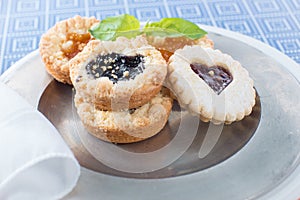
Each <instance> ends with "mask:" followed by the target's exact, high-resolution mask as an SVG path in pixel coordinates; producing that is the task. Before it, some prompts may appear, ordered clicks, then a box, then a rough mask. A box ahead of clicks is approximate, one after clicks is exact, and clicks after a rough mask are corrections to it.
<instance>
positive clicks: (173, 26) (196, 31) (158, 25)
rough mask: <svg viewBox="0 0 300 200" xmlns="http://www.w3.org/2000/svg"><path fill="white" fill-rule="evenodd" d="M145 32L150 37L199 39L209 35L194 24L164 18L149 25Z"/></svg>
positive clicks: (180, 19) (178, 19) (179, 19)
mask: <svg viewBox="0 0 300 200" xmlns="http://www.w3.org/2000/svg"><path fill="white" fill-rule="evenodd" d="M143 32H144V33H146V34H147V35H148V36H160V37H181V36H185V37H188V38H190V39H193V40H194V39H199V38H201V37H203V36H204V35H206V34H207V32H206V31H204V30H202V29H201V28H200V27H199V26H197V25H196V24H194V23H193V22H190V21H187V20H185V19H182V18H163V19H161V20H160V21H159V22H152V23H149V22H148V23H147V24H146V25H145V27H144V29H143Z"/></svg>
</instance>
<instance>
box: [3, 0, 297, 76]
mask: <svg viewBox="0 0 300 200" xmlns="http://www.w3.org/2000/svg"><path fill="white" fill-rule="evenodd" d="M123 13H129V14H131V15H134V16H136V17H137V18H138V19H140V20H141V21H148V20H159V19H160V18H162V17H182V18H185V19H188V20H190V21H193V22H195V23H199V24H206V25H211V26H216V27H221V28H225V29H229V30H232V31H236V32H240V33H242V34H245V35H249V36H251V37H254V38H256V39H258V40H261V41H262V42H265V43H267V44H269V45H271V46H273V47H275V48H276V49H278V50H280V51H281V52H283V53H285V54H286V55H288V56H289V57H291V58H292V59H294V60H295V61H296V62H298V63H300V0H184V1H183V0H0V27H1V29H0V42H1V44H0V46H1V49H0V66H1V68H0V74H1V73H3V72H4V71H5V70H6V69H8V68H9V67H10V66H11V65H12V64H13V63H15V62H16V61H17V60H19V59H21V58H22V57H24V56H25V55H26V54H28V53H29V52H31V51H34V50H35V49H37V48H38V44H39V40H40V37H41V35H42V34H43V33H44V32H45V31H46V30H48V29H49V28H50V27H51V26H53V25H54V24H55V23H56V22H57V21H60V20H62V19H66V18H69V17H73V16H74V15H76V14H79V15H82V16H96V17H97V18H99V19H102V18H105V17H107V16H113V15H119V14H123Z"/></svg>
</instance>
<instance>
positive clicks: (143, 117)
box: [74, 88, 173, 143]
mask: <svg viewBox="0 0 300 200" xmlns="http://www.w3.org/2000/svg"><path fill="white" fill-rule="evenodd" d="M74 101H75V106H76V108H77V113H78V115H79V118H80V119H81V121H82V123H83V125H84V127H85V128H86V129H87V131H88V132H89V133H90V134H92V135H94V136H96V137H97V138H99V139H101V140H104V141H109V142H113V143H132V142H137V141H141V140H145V139H147V138H149V137H152V136H154V135H156V134H157V133H158V132H159V131H160V130H162V129H163V127H164V126H165V124H166V123H167V121H168V117H169V114H170V111H171V108H172V103H173V101H172V98H170V97H169V91H168V89H165V88H163V89H162V90H161V92H159V93H158V94H157V95H156V96H155V97H154V98H153V99H151V100H150V101H149V102H148V103H146V104H144V105H143V106H141V107H139V108H135V109H130V110H126V111H103V110H99V109H97V108H96V106H95V105H94V104H92V103H90V102H86V101H85V98H83V97H82V96H80V95H79V94H78V93H76V94H75V97H74Z"/></svg>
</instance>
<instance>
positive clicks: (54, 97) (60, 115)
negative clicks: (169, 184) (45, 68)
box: [38, 81, 261, 178]
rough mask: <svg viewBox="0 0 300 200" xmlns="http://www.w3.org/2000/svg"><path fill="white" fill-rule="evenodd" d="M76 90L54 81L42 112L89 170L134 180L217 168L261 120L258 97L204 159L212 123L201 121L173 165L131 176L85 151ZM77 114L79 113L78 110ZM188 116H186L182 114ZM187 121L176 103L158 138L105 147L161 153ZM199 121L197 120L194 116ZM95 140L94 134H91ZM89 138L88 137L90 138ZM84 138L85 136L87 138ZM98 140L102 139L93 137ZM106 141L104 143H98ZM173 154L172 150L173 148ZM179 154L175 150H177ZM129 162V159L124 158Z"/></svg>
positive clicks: (46, 95) (43, 104) (226, 128)
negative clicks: (203, 147) (203, 148)
mask: <svg viewBox="0 0 300 200" xmlns="http://www.w3.org/2000/svg"><path fill="white" fill-rule="evenodd" d="M72 92H73V90H72V87H71V86H69V85H64V84H61V83H59V82H57V81H52V82H51V83H50V84H49V85H48V87H47V88H46V89H45V91H44V93H43V95H42V97H41V98H40V102H39V106H38V109H39V110H40V111H41V112H42V113H43V114H44V115H45V116H46V117H47V118H48V119H49V120H50V121H51V122H52V123H53V124H54V126H55V127H56V128H57V129H58V130H59V132H60V133H61V135H62V137H63V138H64V140H65V141H66V143H67V144H68V145H69V146H70V147H71V149H72V151H73V152H74V154H75V156H76V158H77V159H78V161H79V162H80V164H81V165H82V166H84V167H86V168H88V169H91V170H94V171H97V172H101V173H106V174H111V175H115V176H122V177H134V178H164V177H173V176H178V175H183V174H189V173H193V172H197V171H200V170H203V169H206V168H208V167H211V166H214V165H216V164H218V163H220V162H222V161H224V160H225V159H227V158H228V157H230V156H232V155H233V154H235V153H236V152H237V151H239V150H240V149H241V148H242V147H243V146H244V145H245V144H246V143H247V142H248V141H249V139H250V138H251V137H252V135H253V134H254V133H255V130H256V128H257V126H258V124H259V121H260V112H261V108H260V105H261V104H260V100H259V96H258V95H257V98H256V105H255V107H254V108H253V112H252V113H251V115H250V116H248V117H246V118H245V119H243V120H242V121H239V122H234V123H232V124H231V125H224V127H223V129H222V132H221V135H220V138H219V140H218V142H217V143H216V145H215V146H214V148H213V149H212V151H211V152H210V153H209V154H208V155H207V156H205V157H204V158H199V155H198V154H199V150H200V147H201V145H202V143H203V139H204V137H205V135H206V134H207V130H208V128H209V125H210V124H209V123H204V122H200V121H199V120H198V118H197V123H198V124H199V125H198V124H196V126H198V129H197V133H196V136H195V137H194V140H193V141H192V143H191V145H190V146H189V147H188V148H187V150H186V151H185V152H184V153H183V155H182V156H180V158H179V159H177V160H176V161H175V162H173V163H171V164H170V165H168V166H166V167H164V168H162V169H159V170H156V171H153V172H147V173H127V172H122V171H118V170H115V169H113V168H110V167H108V166H106V165H104V164H103V163H101V162H100V161H98V160H97V159H95V158H94V157H93V155H92V154H91V153H90V151H88V150H87V148H85V145H84V144H83V143H82V138H81V137H82V136H81V137H79V134H77V132H78V130H77V129H78V127H77V126H82V125H81V123H80V120H79V118H78V117H76V116H75V117H74V116H73V109H76V108H74V107H72V106H73V103H72V102H73V99H72ZM75 112H76V111H75ZM181 113H185V115H181ZM181 117H183V118H188V117H191V118H193V117H192V116H189V114H188V113H187V112H186V111H184V110H181V109H180V106H179V105H178V104H177V103H176V102H175V103H174V106H173V109H172V112H171V115H170V117H169V121H168V123H167V124H166V126H165V127H164V129H163V130H162V131H161V132H160V133H159V134H157V135H156V136H154V137H152V138H149V139H147V140H144V141H141V142H137V143H132V144H120V145H117V144H111V143H107V142H103V143H105V144H110V145H116V146H118V147H119V148H122V149H124V150H126V151H130V152H136V153H145V152H152V151H156V150H159V149H160V148H162V147H163V146H165V145H167V144H168V143H170V142H171V141H172V139H173V138H174V137H175V135H176V134H177V132H178V128H179V126H180V123H181V121H182V120H184V119H181ZM194 118H195V117H194ZM81 128H82V127H80V131H84V128H82V129H81ZM190 129H191V128H189V127H186V130H185V133H184V134H186V135H188V134H191V133H190V131H191V130H190ZM87 136H88V137H92V136H91V135H87ZM87 136H86V137H87ZM83 137H84V136H83ZM93 139H94V140H99V139H97V138H93ZM98 142H102V141H98ZM171 151H172V149H171ZM173 151H175V149H173ZM171 154H172V152H169V153H167V154H164V155H163V156H166V157H168V156H171ZM123 159H126V158H123ZM151 162H161V158H157V159H153V160H151ZM132 165H139V163H132Z"/></svg>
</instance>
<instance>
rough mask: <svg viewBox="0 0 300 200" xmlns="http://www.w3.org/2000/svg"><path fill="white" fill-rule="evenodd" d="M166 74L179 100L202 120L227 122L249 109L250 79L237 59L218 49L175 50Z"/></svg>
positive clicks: (251, 102) (251, 100)
mask: <svg viewBox="0 0 300 200" xmlns="http://www.w3.org/2000/svg"><path fill="white" fill-rule="evenodd" d="M168 74H169V75H168V81H169V83H170V85H171V86H172V89H173V91H174V93H175V95H176V96H177V98H178V101H179V102H180V104H181V105H183V106H186V107H187V108H188V109H189V110H190V111H191V112H192V113H195V114H197V115H200V118H201V119H202V120H203V121H212V122H214V123H222V122H225V123H227V124H229V123H231V122H233V121H238V120H241V119H243V118H244V116H246V115H249V114H250V113H251V112H252V107H253V106H254V104H255V96H256V93H255V89H254V88H253V80H252V79H251V78H250V77H249V74H248V71H247V70H246V69H244V68H243V67H242V66H241V64H240V63H239V62H237V61H235V60H234V59H233V58H232V57H231V56H229V55H227V54H223V53H222V52H221V51H219V50H213V49H210V48H201V47H200V46H186V47H184V48H183V49H180V50H177V51H176V52H175V53H174V55H173V56H172V57H171V58H170V61H169V66H168Z"/></svg>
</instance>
